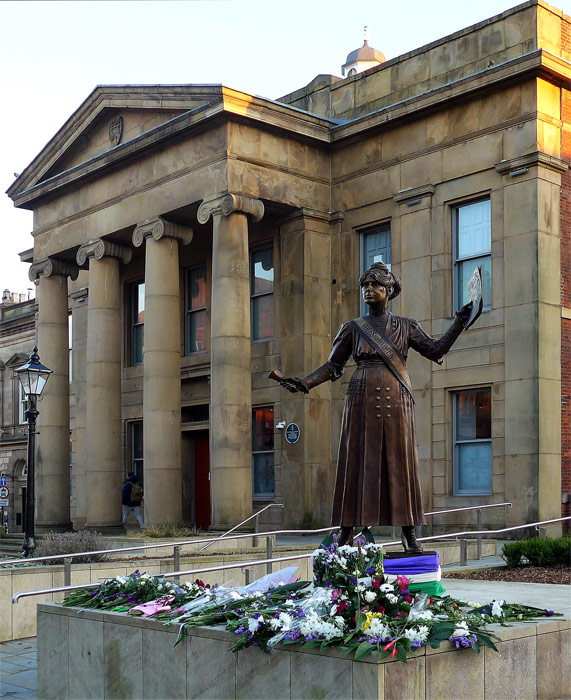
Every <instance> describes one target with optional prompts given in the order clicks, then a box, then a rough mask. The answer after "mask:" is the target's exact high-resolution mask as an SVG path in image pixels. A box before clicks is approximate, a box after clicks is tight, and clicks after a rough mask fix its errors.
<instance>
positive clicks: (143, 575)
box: [141, 571, 151, 581]
mask: <svg viewBox="0 0 571 700" xmlns="http://www.w3.org/2000/svg"><path fill="white" fill-rule="evenodd" d="M150 578H151V577H150V576H149V574H148V573H147V572H146V571H145V573H144V574H141V579H142V580H144V581H148V580H149V579H150Z"/></svg>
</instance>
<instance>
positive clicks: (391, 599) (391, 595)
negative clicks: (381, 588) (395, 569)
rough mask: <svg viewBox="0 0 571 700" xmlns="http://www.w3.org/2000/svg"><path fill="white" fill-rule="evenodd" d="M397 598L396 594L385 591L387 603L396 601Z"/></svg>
mask: <svg viewBox="0 0 571 700" xmlns="http://www.w3.org/2000/svg"><path fill="white" fill-rule="evenodd" d="M398 599H399V597H398V595H395V594H394V593H387V600H388V601H389V603H393V604H394V603H397V602H398Z"/></svg>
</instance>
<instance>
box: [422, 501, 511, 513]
mask: <svg viewBox="0 0 571 700" xmlns="http://www.w3.org/2000/svg"><path fill="white" fill-rule="evenodd" d="M500 506H506V507H508V508H511V507H512V504H511V503H489V504H488V505H485V506H468V507H466V508H451V509H450V510H435V511H433V512H432V513H425V514H424V515H432V516H434V515H442V514H443V513H459V512H460V511H462V510H484V509H485V508H499V507H500Z"/></svg>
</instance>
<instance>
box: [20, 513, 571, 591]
mask: <svg viewBox="0 0 571 700" xmlns="http://www.w3.org/2000/svg"><path fill="white" fill-rule="evenodd" d="M565 520H571V515H567V516H565V517H564V518H553V519H551V520H540V521H539V522H536V523H526V524H525V525H515V526H512V527H504V528H501V529H500V530H480V531H473V530H467V531H465V532H451V533H449V534H446V535H433V536H431V537H419V538H418V539H419V541H421V542H431V541H432V540H443V539H451V538H453V537H454V538H456V539H461V538H463V537H465V536H467V535H472V536H473V535H496V534H500V533H503V532H513V531H514V530H525V529H527V528H530V527H536V526H539V525H549V524H551V523H560V522H563V521H565ZM335 529H337V528H323V529H321V530H310V531H309V532H314V533H317V532H323V531H325V530H335ZM260 534H267V533H260ZM250 536H251V535H250ZM379 544H382V545H383V547H391V546H396V545H399V544H400V541H394V542H382V543H379ZM60 556H61V555H60ZM311 556H313V552H311V553H309V554H307V553H306V554H296V555H293V556H288V557H278V558H277V559H256V560H253V561H249V562H238V563H234V564H222V565H221V566H209V567H206V568H202V569H191V570H190V571H171V572H170V573H169V572H167V573H163V574H157V575H158V576H162V577H163V578H173V577H180V576H194V575H195V574H204V573H209V572H211V571H225V570H227V569H239V568H244V567H246V566H258V565H260V564H268V565H272V564H276V563H278V564H279V563H281V562H285V561H295V560H296V559H308V558H309V557H311ZM93 585H94V583H82V584H78V585H75V586H59V587H57V588H42V589H40V590H37V591H21V592H19V593H14V595H13V596H12V604H16V603H18V601H19V600H20V598H28V597H31V596H35V595H48V594H51V593H61V592H67V591H77V590H81V589H83V588H91V587H93Z"/></svg>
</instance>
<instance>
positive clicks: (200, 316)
mask: <svg viewBox="0 0 571 700" xmlns="http://www.w3.org/2000/svg"><path fill="white" fill-rule="evenodd" d="M203 350H206V310H204V311H193V312H192V313H191V314H189V319H188V348H187V352H188V353H189V354H190V353H193V352H202V351H203Z"/></svg>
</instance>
